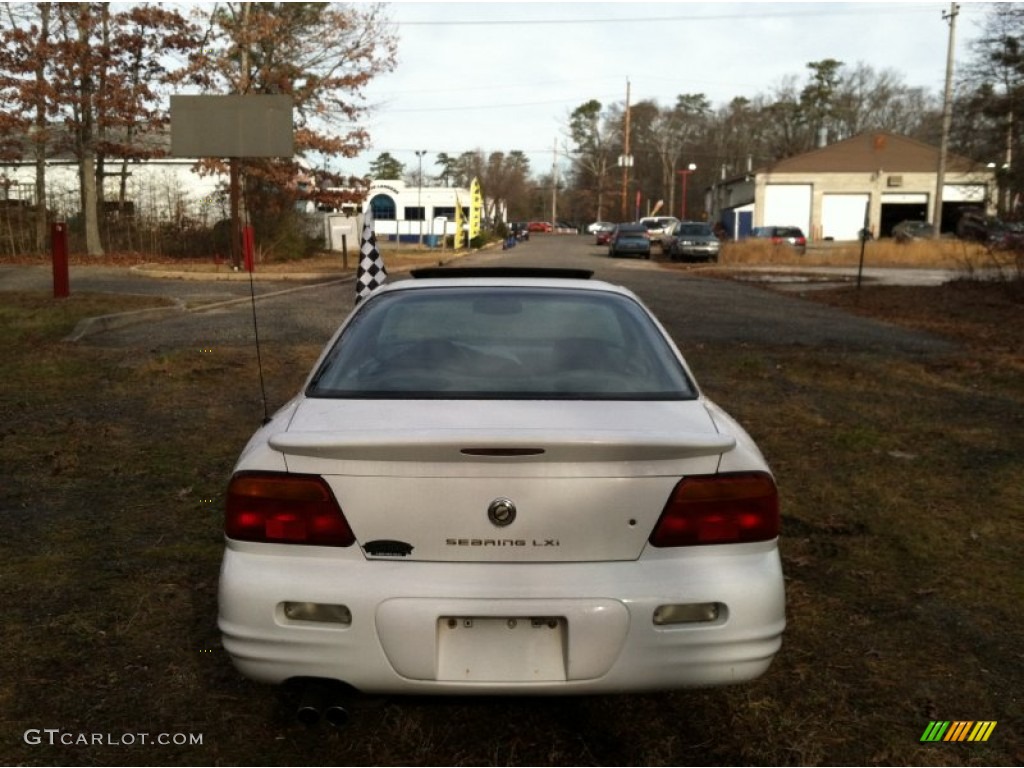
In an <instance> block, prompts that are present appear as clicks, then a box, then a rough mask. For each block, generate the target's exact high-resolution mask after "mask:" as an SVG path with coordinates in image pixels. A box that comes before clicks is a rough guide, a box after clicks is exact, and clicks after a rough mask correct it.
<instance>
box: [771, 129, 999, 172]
mask: <svg viewBox="0 0 1024 768" xmlns="http://www.w3.org/2000/svg"><path fill="white" fill-rule="evenodd" d="M938 167H939V149H938V147H933V146H931V145H929V144H924V143H922V142H920V141H915V140H914V139H908V138H907V137H906V136H900V135H899V134H895V133H886V132H885V131H871V132H868V133H860V134H857V135H856V136H853V137H851V138H849V139H845V140H843V141H838V142H836V143H835V144H830V145H828V146H827V147H822V148H821V149H815V150H813V151H811V152H805V153H804V154H802V155H796V156H795V157H788V158H786V159H785V160H780V161H779V162H777V163H774V164H773V165H769V166H766V167H764V168H761V169H760V170H761V171H762V172H768V173H870V172H874V171H878V170H880V169H881V170H883V171H885V172H887V173H935V172H936V171H937V170H938ZM981 168H982V166H981V165H980V164H979V163H975V162H974V161H973V160H970V159H968V158H966V157H963V156H962V155H954V154H947V155H946V170H947V171H951V172H953V173H967V172H970V171H977V170H981Z"/></svg>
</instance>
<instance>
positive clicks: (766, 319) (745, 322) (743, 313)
mask: <svg viewBox="0 0 1024 768" xmlns="http://www.w3.org/2000/svg"><path fill="white" fill-rule="evenodd" d="M459 263H461V264H466V265H470V264H472V265H495V264H504V265H517V266H570V267H582V268H586V269H591V270H594V272H595V277H597V278H600V279H604V280H608V281H609V282H613V283H617V284H620V285H625V286H626V287H628V288H630V289H631V290H633V291H634V292H636V293H637V294H638V295H639V296H640V297H641V298H642V299H643V300H644V301H645V302H646V303H647V304H648V305H649V306H650V307H651V308H652V309H653V310H654V312H655V313H656V314H657V315H658V317H659V318H661V320H662V322H663V323H664V324H665V326H666V327H667V328H668V329H669V332H670V333H672V334H673V336H674V337H675V338H676V340H677V342H678V343H679V344H680V346H681V347H682V348H683V349H684V351H685V349H686V347H687V346H688V345H690V344H694V343H714V342H746V343H751V344H783V345H800V346H807V347H821V348H823V349H830V350H835V351H842V350H851V351H855V350H874V351H891V352H894V353H900V354H927V353H933V352H941V351H946V350H948V349H950V348H951V345H950V344H949V343H948V342H946V341H944V340H942V339H938V338H936V337H933V336H928V335H926V334H922V333H917V332H912V331H908V330H905V329H901V328H898V327H896V326H892V325H888V324H885V323H881V322H877V321H873V320H869V319H865V318H859V317H854V316H852V315H849V314H847V313H845V312H842V311H840V310H837V309H834V308H831V307H826V306H823V305H820V304H817V303H814V302H809V301H805V300H803V299H801V298H799V297H798V296H796V295H791V294H783V293H779V292H776V291H772V290H767V289H765V288H763V287H758V286H755V285H751V284H746V283H740V282H734V281H729V280H721V279H713V278H708V277H700V276H699V275H700V272H699V271H693V272H688V271H680V270H674V269H673V270H668V269H663V268H661V267H660V266H659V265H658V264H657V263H656V262H652V261H645V260H633V259H609V258H608V257H607V255H606V251H605V249H603V248H597V247H595V246H594V245H593V240H592V239H591V238H589V237H584V236H573V235H547V236H543V235H541V236H534V237H533V238H531V240H530V241H529V242H527V243H522V244H520V245H518V246H517V247H516V248H514V249H511V250H509V251H500V250H490V251H484V252H480V253H478V254H474V255H471V256H468V257H465V258H464V259H463V260H461V261H460V262H459ZM26 269H37V268H25V267H18V268H8V267H5V268H0V291H2V290H4V289H8V290H10V289H11V288H12V287H19V286H25V287H27V285H28V284H29V283H33V284H35V285H36V287H37V288H38V287H39V286H38V283H39V282H40V280H41V279H42V281H43V286H44V287H45V286H48V285H50V283H49V282H47V281H48V280H49V275H48V272H47V271H46V270H45V269H40V270H39V273H36V274H34V275H33V274H27V273H26ZM79 271H80V272H81V274H73V275H72V286H73V290H74V289H76V288H78V289H80V290H110V291H117V292H125V293H138V294H147V295H162V296H171V297H174V298H177V299H180V300H182V301H185V302H188V304H189V305H190V306H194V305H197V304H207V305H209V306H210V308H208V309H201V308H200V309H192V310H191V311H188V312H184V311H179V312H175V313H173V314H172V315H171V316H166V315H165V316H161V317H159V318H155V319H152V320H150V321H147V322H140V323H136V324H133V325H130V326H127V327H123V328H118V329H114V330H109V331H105V332H101V333H93V334H90V335H88V336H86V337H85V338H83V339H82V341H81V342H79V343H88V344H94V345H100V346H111V347H135V348H141V349H146V350H151V351H161V350H166V349H172V348H177V347H187V346H196V347H197V348H202V347H206V346H211V345H215V344H238V343H246V342H249V341H251V340H252V338H253V319H252V308H251V306H250V303H249V302H247V301H243V302H236V303H231V301H230V300H232V299H238V298H244V297H246V296H248V292H249V285H248V282H241V283H223V282H209V283H197V282H194V281H188V282H185V281H179V280H166V279H158V278H144V277H139V276H137V275H127V274H126V273H125V271H124V270H116V269H109V270H107V269H95V268H92V269H89V270H79ZM405 278H406V276H404V275H394V276H393V278H392V279H405ZM257 294H258V295H259V296H260V298H259V300H258V301H257V319H258V322H259V333H260V339H261V340H262V341H268V342H269V341H278V342H306V343H313V344H317V345H320V344H323V343H325V342H326V341H327V340H328V339H329V338H330V336H331V334H332V333H333V332H334V330H335V329H336V328H337V326H338V324H339V323H340V322H341V321H342V319H343V318H344V317H345V315H346V314H347V313H348V312H349V311H350V310H351V308H352V306H353V298H354V288H353V285H352V283H351V282H339V281H337V280H330V281H325V282H324V283H323V284H312V285H305V286H296V285H295V284H294V283H271V282H258V283H257ZM224 302H227V303H224ZM211 303H212V304H211Z"/></svg>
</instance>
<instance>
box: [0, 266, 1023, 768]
mask: <svg viewBox="0 0 1024 768" xmlns="http://www.w3.org/2000/svg"><path fill="white" fill-rule="evenodd" d="M808 296H809V297H813V298H814V299H815V300H821V301H828V302H829V303H833V304H837V305H840V306H843V307H844V308H846V309H848V310H849V311H853V312H858V313H863V314H868V315H872V316H877V317H881V318H884V319H886V320H888V321H889V322H895V323H900V324H905V325H910V326H913V327H918V328H923V329H927V330H930V331H932V332H935V333H939V334H942V335H944V336H946V337H948V338H952V339H955V340H957V341H959V342H962V344H961V347H960V350H959V351H958V352H956V353H952V354H949V355H943V356H927V357H925V356H922V357H920V358H908V357H900V358H892V357H889V356H886V355H883V354H879V353H857V354H851V353H839V352H837V353H836V354H831V355H823V354H821V352H820V351H812V350H802V349H799V348H793V347H790V346H786V347H781V346H780V347H777V348H771V347H769V348H764V347H758V348H757V349H756V350H755V349H752V348H749V347H747V346H744V345H741V344H733V345H715V346H714V347H711V346H708V347H700V348H695V349H693V350H690V351H689V352H688V354H689V357H690V361H691V363H692V365H693V367H694V369H695V370H696V371H697V373H698V376H699V378H700V381H701V383H702V385H703V387H704V389H705V390H706V391H707V392H708V394H709V395H710V396H711V397H712V398H714V399H716V400H717V401H719V402H720V403H721V404H722V405H723V406H725V407H726V408H727V409H728V410H729V411H730V412H732V413H733V414H734V415H735V416H737V417H738V418H739V419H740V420H741V421H742V422H743V423H744V424H745V425H746V426H747V427H748V428H749V429H750V431H751V432H752V434H753V435H754V437H755V439H756V440H757V441H758V443H759V444H760V446H761V447H762V449H763V450H764V452H765V454H766V455H767V457H768V459H769V461H770V462H771V463H772V465H773V468H774V469H775V471H776V474H777V475H778V479H779V483H780V488H781V491H782V495H783V509H784V523H783V540H782V550H783V558H784V567H785V571H786V574H787V597H788V611H789V627H788V629H787V633H786V636H785V640H784V646H783V650H782V653H781V654H780V656H779V657H778V659H777V661H776V663H775V665H774V666H773V667H772V669H771V670H769V672H768V674H767V675H766V676H765V677H763V678H762V679H760V680H759V681H757V682H755V683H754V684H751V685H747V686H743V687H738V688H730V689H718V690H708V691H691V692H675V693H666V694H658V695H647V696H618V697H595V698H585V699H559V700H536V699H495V700H490V699H488V700H463V699H456V700H437V699H415V700H391V701H382V702H377V701H368V702H366V706H365V709H364V710H363V711H360V712H357V713H356V716H355V718H354V721H353V723H352V724H351V725H350V726H349V727H348V728H347V729H346V730H344V731H341V732H334V731H329V730H313V731H309V730H307V729H305V728H304V727H302V726H299V725H297V724H296V723H295V722H294V721H293V717H292V716H293V711H294V699H293V698H291V695H290V693H289V692H287V691H283V690H275V689H271V688H267V687H263V686H259V685H256V684H253V683H250V682H248V681H246V680H244V679H243V678H241V677H240V676H239V675H238V674H237V673H236V672H235V671H234V670H233V669H232V668H231V666H230V664H229V663H228V661H227V658H226V657H225V655H224V654H223V652H222V651H221V649H220V645H219V637H218V634H217V631H216V626H215V615H216V583H217V571H218V567H219V558H220V553H221V546H222V544H221V527H220V525H221V515H220V505H221V501H222V496H223V491H224V487H225V483H226V478H227V475H228V473H229V472H230V469H231V466H232V464H233V462H234V460H235V458H236V456H237V454H238V451H239V448H240V446H241V445H243V444H244V442H245V440H246V439H247V438H248V436H249V435H250V434H251V432H252V431H253V430H254V428H255V427H256V426H257V424H258V421H259V418H260V416H261V406H260V404H259V402H258V400H257V396H256V394H255V393H254V392H253V391H252V390H253V388H252V387H245V388H240V387H239V381H240V380H245V381H251V380H254V377H255V368H254V361H253V359H252V352H251V350H250V349H249V348H248V347H246V348H242V347H238V348H233V347H224V348H221V349H217V350H216V351H215V352H214V353H209V352H205V351H203V350H198V349H179V350H176V351H174V352H171V353H166V354H154V353H146V352H140V351H138V350H132V351H120V350H105V349H99V348H96V347H90V346H87V345H70V344H66V343H63V342H61V341H60V339H61V338H62V337H63V336H64V335H66V334H67V333H68V332H69V331H70V330H71V328H73V327H74V325H75V323H76V322H77V320H78V319H80V318H81V317H86V316H94V315H99V314H107V313H111V312H115V311H122V310H125V309H137V308H139V307H140V305H139V300H135V299H133V300H131V301H130V302H129V301H127V300H126V299H125V298H118V297H111V296H75V297H72V299H71V300H68V301H65V302H54V301H53V300H52V299H49V298H48V297H47V296H43V295H36V294H4V295H3V296H2V301H0V353H2V354H0V381H2V382H3V387H2V389H0V414H2V419H0V466H3V468H4V470H3V480H2V482H0V520H2V523H3V530H4V536H3V537H2V539H0V583H2V584H3V589H4V601H3V602H4V634H3V637H4V641H3V643H2V644H0V722H2V726H0V763H4V764H25V765H52V764H115V765H129V764H140V765H141V764H158V765H170V764H228V765H235V764H267V765H291V764H328V763H331V764H374V765H401V764H410V765H511V764H534V765H700V764H707V765H721V764H729V765H736V764H803V765H807V764H822V763H826V764H845V765H874V764H900V765H922V764H926V765H1012V764H1021V763H1022V762H1024V704H1022V693H1021V691H1022V690H1024V621H1022V619H1021V601H1022V598H1024V569H1022V567H1021V564H1022V562H1024V560H1022V558H1021V552H1022V551H1024V319H1022V312H1024V308H1022V305H1021V304H1020V303H1019V302H1016V301H1014V300H1013V299H1012V297H1011V295H1010V294H1009V293H1008V292H1007V291H1006V290H1005V286H1003V285H1000V284H992V285H985V284H980V283H964V284H953V285H950V286H945V287H943V288H930V289H920V288H919V289H903V288H880V287H870V288H867V289H864V290H862V291H859V292H854V291H852V290H841V291H826V292H820V293H818V292H815V293H813V294H808ZM318 351H319V350H318V349H317V348H314V347H313V346H306V347H298V348H296V347H294V346H289V347H288V349H287V350H284V349H275V348H274V347H273V345H270V346H269V347H268V348H267V349H266V350H265V351H264V361H265V362H266V363H267V369H266V375H267V383H268V394H269V398H270V400H271V402H272V403H281V402H283V401H284V400H285V399H286V398H287V397H289V396H290V395H291V394H292V392H293V391H294V390H295V389H296V388H297V387H298V385H299V383H300V381H301V379H302V377H303V376H304V372H305V371H306V370H307V369H308V366H309V365H310V364H311V363H312V361H313V359H314V358H315V356H316V354H317V352H318ZM285 352H287V354H285ZM283 360H287V364H284V363H283V362H275V361H283ZM766 404H769V407H766ZM908 404H909V407H908ZM932 720H994V721H997V722H998V725H997V727H996V729H995V730H994V732H993V733H992V736H991V737H990V739H989V740H988V741H987V742H984V743H939V744H922V743H921V742H920V738H921V735H922V733H923V732H924V730H925V728H926V727H927V726H928V724H929V722H930V721H932ZM41 729H59V732H58V733H56V736H54V734H53V733H51V734H49V736H48V735H47V734H45V733H41V734H40V735H39V738H40V739H41V740H42V743H38V744H36V743H30V742H31V741H32V737H31V735H30V738H29V739H28V740H27V739H26V732H27V731H33V730H41ZM142 733H146V734H148V736H147V739H152V740H155V739H156V738H157V737H158V735H159V734H162V733H167V734H185V735H186V738H191V739H192V740H194V739H195V737H196V735H199V738H201V740H202V743H201V744H192V745H188V744H184V745H179V746H174V745H169V746H162V745H158V744H154V743H145V744H143V743H142V741H141V737H140V734H142ZM96 734H99V735H100V736H101V741H102V743H99V744H91V745H84V744H82V743H81V740H82V737H83V735H84V736H85V737H86V741H90V740H92V739H93V737H94V735H96ZM129 737H130V739H131V741H132V743H130V744H129V743H127V742H128V740H129ZM47 738H51V739H52V738H56V741H55V743H50V742H48V741H46V739H47ZM62 739H63V740H64V741H69V740H70V741H71V743H62ZM111 742H113V743H111Z"/></svg>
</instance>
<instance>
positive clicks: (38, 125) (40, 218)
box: [34, 3, 50, 253]
mask: <svg viewBox="0 0 1024 768" xmlns="http://www.w3.org/2000/svg"><path fill="white" fill-rule="evenodd" d="M49 29H50V5H49V3H40V4H39V40H38V42H37V48H36V66H35V77H36V93H35V107H36V117H35V137H34V138H35V160H36V250H37V251H38V252H40V253H42V252H44V251H45V250H46V244H47V240H48V238H49V234H50V233H49V231H48V230H49V226H48V225H49V221H48V216H47V211H46V63H45V60H46V57H45V56H44V55H43V51H44V50H46V47H47V35H48V34H49Z"/></svg>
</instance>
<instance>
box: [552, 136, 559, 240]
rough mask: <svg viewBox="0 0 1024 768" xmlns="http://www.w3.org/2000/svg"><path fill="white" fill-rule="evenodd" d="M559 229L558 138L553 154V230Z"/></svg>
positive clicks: (556, 138)
mask: <svg viewBox="0 0 1024 768" xmlns="http://www.w3.org/2000/svg"><path fill="white" fill-rule="evenodd" d="M557 227H558V137H557V136H556V137H555V142H554V149H553V151H552V154H551V229H552V231H554V229H555V228H557Z"/></svg>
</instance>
